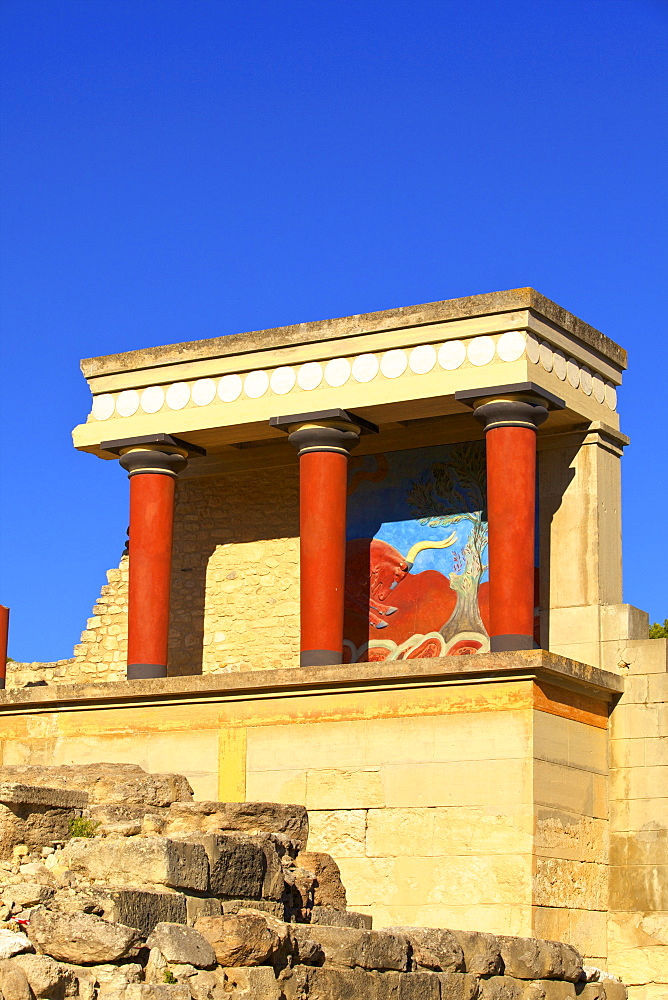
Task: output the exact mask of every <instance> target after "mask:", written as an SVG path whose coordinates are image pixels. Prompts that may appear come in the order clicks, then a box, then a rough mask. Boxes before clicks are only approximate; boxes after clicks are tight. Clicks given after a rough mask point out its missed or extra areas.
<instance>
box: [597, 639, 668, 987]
mask: <svg viewBox="0 0 668 1000" xmlns="http://www.w3.org/2000/svg"><path fill="white" fill-rule="evenodd" d="M624 656H625V659H626V661H627V667H626V671H625V672H626V674H627V677H626V680H625V690H624V695H623V697H622V699H621V701H620V703H619V704H618V705H617V707H616V708H615V710H614V712H613V714H612V720H611V734H610V735H611V742H610V746H611V764H612V769H611V783H610V789H611V791H610V796H611V802H610V821H611V824H610V825H611V841H612V842H611V855H610V862H611V868H610V918H609V954H610V961H611V962H614V964H615V968H618V969H619V974H620V975H624V976H626V977H627V979H628V983H629V997H630V998H631V1000H650V998H654V997H659V996H668V640H666V639H646V640H644V641H637V642H629V643H628V644H627V645H626V647H625V649H624Z"/></svg>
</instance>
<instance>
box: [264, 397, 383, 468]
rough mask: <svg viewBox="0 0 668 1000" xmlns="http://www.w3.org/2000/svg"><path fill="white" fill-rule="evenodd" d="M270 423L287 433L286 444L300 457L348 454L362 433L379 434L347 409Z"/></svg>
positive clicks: (298, 415)
mask: <svg viewBox="0 0 668 1000" xmlns="http://www.w3.org/2000/svg"><path fill="white" fill-rule="evenodd" d="M269 424H270V426H271V427H276V428H277V429H278V430H281V431H286V432H287V434H288V441H289V442H290V444H291V445H292V446H293V447H294V448H296V449H297V452H298V454H299V457H300V458H301V456H302V455H306V454H308V453H309V452H315V451H333V452H338V454H340V455H348V454H349V453H350V451H351V449H352V448H354V447H355V445H356V444H357V443H358V442H359V439H360V435H361V434H377V433H378V428H377V427H376V425H375V424H372V423H371V421H369V420H365V419H364V417H359V416H357V414H356V413H351V412H350V411H349V410H338V409H337V410H318V411H316V412H313V413H294V414H292V415H291V416H287V417H272V418H271V420H270V421H269Z"/></svg>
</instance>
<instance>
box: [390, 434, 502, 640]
mask: <svg viewBox="0 0 668 1000" xmlns="http://www.w3.org/2000/svg"><path fill="white" fill-rule="evenodd" d="M486 497H487V474H486V467H485V450H484V447H481V445H480V444H478V443H474V442H470V443H467V444H459V445H455V446H454V447H453V448H452V449H451V450H450V452H449V455H448V463H447V464H446V463H445V462H434V464H433V465H432V467H431V469H430V470H429V472H427V473H426V474H425V475H424V476H423V477H422V478H421V479H420V480H417V481H414V482H413V483H411V486H410V489H409V491H408V494H407V498H406V499H407V501H408V504H409V506H410V507H411V510H412V511H413V513H414V514H415V517H416V518H417V519H418V520H419V522H420V524H424V525H429V527H430V528H436V527H444V528H446V527H450V526H451V525H455V524H459V523H460V522H462V521H470V522H471V528H470V531H469V535H468V538H467V540H466V544H465V545H464V548H463V549H462V551H461V552H460V553H457V555H456V556H455V562H454V569H453V571H452V572H451V573H450V576H449V579H450V586H451V587H452V589H453V590H454V591H455V592H456V594H457V603H456V605H455V609H454V611H453V612H452V614H451V615H450V618H449V619H448V620H447V622H446V623H445V625H444V626H443V628H442V629H441V630H440V632H441V635H442V636H443V638H444V639H445V641H446V642H447V641H448V640H449V639H450V638H452V636H453V635H456V634H457V633H458V632H468V631H472V632H482V634H483V635H487V630H486V629H485V626H484V625H483V622H482V618H481V617H480V609H479V607H478V587H479V585H480V580H481V577H482V575H483V573H484V572H485V570H486V569H487V565H486V564H485V563H483V555H484V554H485V549H486V547H487V510H486V508H487V503H486Z"/></svg>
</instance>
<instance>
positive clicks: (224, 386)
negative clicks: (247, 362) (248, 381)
mask: <svg viewBox="0 0 668 1000" xmlns="http://www.w3.org/2000/svg"><path fill="white" fill-rule="evenodd" d="M242 387H243V383H242V381H241V375H223V377H222V378H221V380H220V382H219V383H218V395H219V396H220V398H221V399H222V401H223V402H224V403H233V402H234V400H235V399H238V398H239V396H240V395H241V389H242Z"/></svg>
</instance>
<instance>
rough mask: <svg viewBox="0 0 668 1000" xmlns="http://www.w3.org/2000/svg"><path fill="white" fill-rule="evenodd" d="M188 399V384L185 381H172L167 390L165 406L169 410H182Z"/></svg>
mask: <svg viewBox="0 0 668 1000" xmlns="http://www.w3.org/2000/svg"><path fill="white" fill-rule="evenodd" d="M189 400H190V386H189V385H188V383H187V382H174V384H173V385H170V387H169V389H168V390H167V406H168V407H169V408H170V410H182V409H183V407H184V406H187V405H188V402H189Z"/></svg>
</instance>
